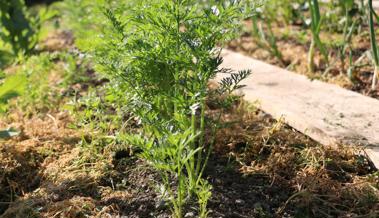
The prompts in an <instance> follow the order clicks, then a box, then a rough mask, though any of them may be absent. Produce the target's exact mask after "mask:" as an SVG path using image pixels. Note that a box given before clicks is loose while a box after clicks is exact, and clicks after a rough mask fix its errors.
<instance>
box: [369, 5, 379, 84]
mask: <svg viewBox="0 0 379 218" xmlns="http://www.w3.org/2000/svg"><path fill="white" fill-rule="evenodd" d="M368 6H369V27H370V40H371V52H372V59H373V62H374V75H373V78H372V85H371V89H373V90H374V89H375V88H376V83H377V79H378V77H379V74H378V71H379V52H378V46H377V44H376V35H375V34H376V33H375V27H374V26H375V22H374V16H375V18H376V20H377V21H379V17H378V15H377V14H376V12H375V10H374V8H373V6H372V0H369V1H368Z"/></svg>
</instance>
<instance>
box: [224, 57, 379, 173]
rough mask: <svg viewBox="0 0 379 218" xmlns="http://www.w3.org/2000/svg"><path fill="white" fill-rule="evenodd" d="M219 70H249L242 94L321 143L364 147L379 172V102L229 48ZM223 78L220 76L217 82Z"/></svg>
mask: <svg viewBox="0 0 379 218" xmlns="http://www.w3.org/2000/svg"><path fill="white" fill-rule="evenodd" d="M222 55H223V57H224V63H223V65H222V66H223V67H226V68H230V69H232V70H243V69H251V70H252V71H253V74H252V75H251V76H250V77H249V78H247V79H246V80H244V82H243V84H244V85H246V87H244V88H243V89H241V91H242V92H243V94H244V96H245V99H246V100H247V101H250V102H256V101H258V105H259V107H260V108H261V109H262V110H263V111H265V112H267V113H269V114H271V115H272V116H273V117H275V118H277V119H278V118H280V117H282V116H283V117H284V118H285V120H286V122H287V123H288V124H289V125H290V126H292V127H293V128H295V129H297V130H298V131H300V132H302V133H304V134H306V135H308V136H309V137H311V138H313V139H314V140H316V141H318V142H320V143H321V144H324V145H336V144H343V145H354V146H365V147H366V153H367V154H368V155H369V157H370V159H371V160H372V161H373V163H374V164H375V166H376V167H377V168H379V100H376V99H374V98H370V97H367V96H363V95H361V94H359V93H356V92H352V91H349V90H346V89H343V88H341V87H339V86H336V85H333V84H328V83H324V82H321V81H318V80H313V81H311V80H310V79H308V78H307V77H306V76H303V75H300V74H296V73H293V72H290V71H287V70H284V69H282V68H279V67H276V66H273V65H270V64H267V63H265V62H262V61H258V60H255V59H253V58H250V57H247V56H244V55H242V54H239V53H236V52H232V51H229V50H224V51H223V54H222ZM224 76H226V75H225V74H220V75H218V76H217V80H220V79H221V78H223V77H224Z"/></svg>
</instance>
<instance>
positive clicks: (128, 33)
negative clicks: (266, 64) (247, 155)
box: [95, 0, 255, 217]
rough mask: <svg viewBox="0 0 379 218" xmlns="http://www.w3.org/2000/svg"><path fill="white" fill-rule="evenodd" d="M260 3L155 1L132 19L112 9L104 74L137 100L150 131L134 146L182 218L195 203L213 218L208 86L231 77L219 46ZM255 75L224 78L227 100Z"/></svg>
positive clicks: (133, 140)
mask: <svg viewBox="0 0 379 218" xmlns="http://www.w3.org/2000/svg"><path fill="white" fill-rule="evenodd" d="M254 3H255V2H254V1H241V0H239V1H238V0H237V1H235V0H234V1H232V0H231V1H222V2H220V1H207V2H206V3H203V4H201V3H199V2H198V1H195V0H175V1H172V0H151V1H149V2H136V3H135V5H133V7H132V9H130V8H129V9H128V10H127V13H125V10H123V8H122V6H119V7H118V8H117V7H116V8H115V9H110V8H107V9H104V15H105V16H106V18H107V23H108V24H109V25H108V27H106V28H105V31H104V33H103V34H102V35H101V37H102V39H103V43H102V44H101V46H100V47H99V48H98V49H96V51H95V59H96V60H97V61H98V64H97V67H98V69H99V70H100V71H101V72H103V73H104V74H105V75H106V76H108V77H109V78H110V79H111V82H112V81H117V82H116V83H117V84H119V85H120V86H119V87H120V88H123V89H124V93H125V96H127V97H128V98H130V105H129V108H130V110H131V111H132V113H133V114H134V115H135V116H136V117H137V119H138V120H139V124H140V126H141V127H142V128H141V131H140V133H139V134H130V135H129V136H128V137H126V140H127V141H128V142H129V143H130V144H131V145H134V146H138V147H139V148H141V150H142V151H143V152H142V154H141V156H142V157H143V158H145V159H146V160H147V161H148V162H149V163H150V164H151V165H152V166H153V167H155V168H156V169H158V172H159V173H160V175H161V178H162V182H163V184H164V187H165V188H164V192H165V193H164V195H162V196H169V200H170V201H171V203H172V206H173V207H172V208H173V214H174V216H175V217H183V213H184V209H183V208H184V206H185V205H186V204H189V203H191V202H192V200H193V199H197V202H198V205H199V207H198V208H199V209H198V210H199V216H200V217H206V216H207V214H208V213H207V211H206V204H207V201H208V199H209V197H210V189H211V186H210V185H209V184H208V183H207V182H206V180H204V179H203V177H202V175H203V172H204V168H205V166H206V163H207V159H208V155H209V153H210V149H211V144H212V141H213V140H211V138H212V137H210V138H209V137H206V136H207V135H208V134H206V127H207V123H206V121H207V120H206V112H205V110H206V98H207V96H208V94H209V93H210V90H209V89H208V83H209V81H210V80H211V79H213V78H214V77H215V75H216V74H217V73H229V72H230V71H229V70H227V69H222V68H220V65H221V63H222V57H221V56H220V51H221V50H220V49H219V48H217V47H218V46H222V45H223V44H224V43H225V42H226V41H228V40H230V39H231V38H232V37H233V36H234V35H235V32H236V31H235V30H236V29H237V27H238V23H239V21H240V20H241V19H242V17H244V16H246V15H247V14H249V13H248V12H250V11H251V10H252V9H253V8H254V7H255V4H254ZM249 73H250V72H249V71H241V72H238V73H234V74H233V76H232V77H231V78H230V79H229V80H228V79H224V80H223V82H222V83H223V85H222V86H223V87H225V88H223V89H222V90H221V91H220V93H222V92H227V91H230V90H233V89H236V88H239V87H241V86H239V85H238V83H239V82H241V80H242V79H244V78H245V77H247V76H248V75H249ZM227 87H229V88H227ZM211 129H212V128H211ZM211 132H212V133H214V131H213V130H212V131H211ZM212 135H213V134H212Z"/></svg>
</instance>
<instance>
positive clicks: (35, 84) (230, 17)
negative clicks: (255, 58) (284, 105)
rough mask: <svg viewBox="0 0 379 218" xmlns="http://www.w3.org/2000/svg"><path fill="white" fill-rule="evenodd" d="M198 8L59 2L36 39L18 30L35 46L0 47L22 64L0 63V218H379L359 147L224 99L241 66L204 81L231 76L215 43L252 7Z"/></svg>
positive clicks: (375, 182)
mask: <svg viewBox="0 0 379 218" xmlns="http://www.w3.org/2000/svg"><path fill="white" fill-rule="evenodd" d="M194 2H195V1H193V2H192V1H185V3H183V2H181V1H171V0H167V1H163V0H162V1H160V0H159V1H158V0H157V1H146V2H143V3H144V4H142V3H141V2H140V1H135V2H134V1H132V0H130V1H126V2H125V1H123V3H125V4H121V2H120V1H117V0H114V1H113V0H112V1H109V2H108V1H87V0H65V1H63V2H58V3H53V4H52V6H51V8H52V9H55V10H57V12H56V13H57V14H59V15H58V16H60V17H58V18H54V19H53V20H52V22H50V23H48V24H49V25H48V26H46V27H44V28H43V31H42V30H41V29H38V25H36V26H37V27H34V26H28V25H25V28H26V30H32V32H33V31H36V32H38V31H41V32H42V33H44V34H45V35H44V34H41V35H43V37H41V38H42V39H39V40H40V41H38V43H35V44H33V43H34V41H33V39H34V37H37V36H36V35H37V34H36V35H32V36H33V38H32V39H31V38H28V37H26V38H23V39H24V40H25V41H26V42H28V43H30V47H28V48H23V47H22V46H21V47H18V44H17V43H15V42H13V44H12V43H10V42H8V44H6V45H7V49H9V50H12V49H13V52H14V53H15V54H18V53H17V52H21V53H19V56H20V57H21V58H20V57H18V58H20V59H16V57H13V58H14V60H12V59H10V60H9V62H8V61H7V62H4V63H5V65H3V64H4V63H1V67H2V68H1V69H2V70H3V71H4V73H2V74H0V76H1V78H2V79H1V82H2V84H1V86H0V87H1V88H4V87H5V88H9V87H11V88H12V87H13V89H9V90H10V91H9V92H5V94H4V93H2V94H1V95H0V97H2V98H4V99H5V100H3V101H0V106H1V107H0V109H1V110H2V111H3V112H4V116H0V129H1V130H5V132H6V131H8V130H9V131H10V133H11V135H9V136H10V137H8V138H4V136H3V135H2V136H0V137H1V139H0V140H1V141H0V218H13V217H33V218H34V217H36V218H37V217H42V218H44V217H46V218H50V217H64V218H74V217H75V218H77V217H131V218H145V217H158V218H169V217H175V216H177V217H180V218H182V217H184V218H195V217H202V218H205V217H210V218H213V217H214V218H216V217H217V218H219V217H225V218H229V217H236V218H237V217H238V218H250V217H262V218H263V217H278V218H279V217H315V218H318V217H320V218H322V217H377V216H379V191H378V188H379V174H378V171H377V170H376V169H375V168H374V167H373V166H372V164H371V162H370V160H369V159H368V158H367V157H366V156H365V155H364V154H363V150H362V148H361V147H356V146H349V145H347V146H341V145H339V144H333V145H330V146H329V145H327V146H325V145H322V144H320V143H318V142H316V141H315V140H313V139H311V138H310V137H308V136H307V135H306V134H304V133H301V132H299V131H297V130H296V129H294V128H292V127H291V126H289V125H287V124H286V122H287V121H288V120H287V118H285V117H282V116H277V115H278V114H279V113H278V114H274V113H273V115H274V116H271V115H269V114H267V113H266V112H264V111H262V110H261V109H259V107H260V105H259V104H258V103H257V102H248V101H250V100H252V98H249V94H247V93H246V95H245V97H246V100H247V101H245V100H244V99H243V98H242V96H238V95H233V94H232V93H235V92H233V91H235V90H242V91H245V90H248V89H250V88H251V87H249V86H247V87H244V86H241V85H242V84H245V85H249V84H250V83H251V84H254V82H252V80H251V78H254V71H253V74H252V75H251V76H249V75H250V72H249V71H248V70H247V69H248V68H252V69H253V70H255V69H254V65H255V64H251V63H250V61H249V60H247V61H246V59H245V60H244V61H242V62H241V63H238V62H237V65H238V67H244V68H243V69H242V71H239V72H238V73H233V74H232V76H231V77H230V79H229V80H224V81H223V82H221V83H219V84H214V83H212V82H210V79H211V78H214V76H216V75H217V73H218V72H219V70H220V67H221V68H222V67H225V68H224V69H223V70H221V71H222V72H224V73H225V72H227V73H231V71H229V69H226V68H233V69H235V66H234V65H233V64H230V62H229V61H230V59H229V58H228V57H226V58H225V62H224V65H221V62H222V61H221V59H219V58H216V57H215V55H217V52H215V48H214V47H215V46H216V45H219V44H223V43H225V42H226V41H227V40H229V38H227V37H226V35H228V37H230V36H232V35H234V34H233V33H232V32H233V31H234V27H235V23H236V21H239V20H241V18H242V17H243V16H245V15H243V16H242V15H241V13H240V12H241V11H245V10H246V11H245V12H246V13H250V12H249V10H250V9H251V7H249V8H248V9H246V7H245V6H246V5H244V4H242V3H241V2H240V1H233V2H234V3H235V5H234V4H229V5H227V4H226V5H221V3H218V1H217V6H218V7H217V6H216V7H214V6H212V7H209V5H207V4H205V3H206V2H204V5H201V6H200V5H196V6H194V4H188V3H194ZM108 3H111V4H108ZM215 4H216V3H215ZM146 5H148V6H149V7H146ZM13 7H15V8H16V9H19V12H20V14H21V15H25V19H24V20H23V21H24V22H25V23H27V24H28V23H29V24H33V25H34V24H35V23H34V22H35V20H33V19H30V13H27V9H26V8H25V7H23V5H22V4H19V5H18V6H17V5H16V6H13ZM221 7H225V8H221ZM41 8H43V7H41ZM41 8H39V7H37V8H35V11H34V12H36V11H38V10H41V11H43V9H41ZM99 9H101V11H99ZM104 9H106V10H104ZM131 9H132V10H131ZM171 9H174V10H171ZM223 9H225V10H223ZM185 10H186V11H187V10H188V11H187V12H188V13H182V12H183V11H185ZM83 12H85V13H83ZM6 13H7V12H6ZM54 13H55V12H54ZM145 15H146V16H145ZM157 15H159V16H157ZM35 16H36V17H38V18H41V17H39V16H40V15H37V14H35ZM124 16H125V17H127V16H132V18H133V19H130V20H127V19H124ZM187 16H188V17H187ZM240 16H241V17H240ZM10 17H11V15H10ZM7 18H9V17H7ZM162 18H163V19H162ZM37 20H38V19H37ZM193 22H195V24H194V23H193ZM210 23H212V25H210ZM0 24H2V23H0ZM37 24H38V23H37ZM136 26H138V27H140V28H135V27H136ZM225 29H227V30H230V32H228V31H224V30H225ZM47 32H48V33H49V34H46V33H47ZM229 33H230V36H229ZM14 34H16V33H14ZM125 39H127V40H125ZM28 40H31V41H28ZM237 47H238V46H237ZM22 52H23V53H22ZM24 54H25V56H23V55H24ZM13 55H14V54H13ZM237 55H240V54H237ZM240 56H241V55H240ZM136 57H138V58H136ZM188 57H193V58H192V59H189V58H188ZM245 58H246V57H245ZM0 59H1V58H0ZM248 59H249V58H248ZM16 60H17V61H16ZM12 61H13V63H14V64H13V65H9V64H8V63H11V62H12ZM6 64H8V65H6ZM4 66H8V67H4ZM260 66H263V67H264V69H266V67H267V65H265V64H264V63H262V65H260ZM320 66H321V65H320ZM272 67H273V66H271V68H270V67H268V68H267V69H268V70H270V69H272ZM275 69H277V68H275ZM263 74H264V73H262V72H259V71H257V73H256V76H257V77H258V76H262V75H263ZM14 76H18V77H14ZM274 76H275V75H274ZM297 76H299V75H297ZM299 77H301V78H302V79H300V80H303V81H307V82H309V81H308V80H307V79H306V78H304V77H302V76H299ZM9 78H11V79H9ZM13 78H20V80H18V81H21V82H20V83H16V86H15V87H16V88H14V86H13V85H14V79H13ZM12 79H13V80H12ZM243 79H246V82H245V83H240V82H241V81H242V80H243ZM288 79H289V80H291V77H289V78H288ZM9 81H10V82H9ZM12 82H13V83H12ZM260 82H262V81H261V80H259V78H257V84H256V85H261V86H262V87H261V89H262V92H264V91H267V87H275V86H277V85H278V84H279V83H278V84H276V83H275V82H276V81H269V82H268V83H267V82H263V83H264V84H259V83H260ZM4 84H5V85H4ZM9 84H11V85H9ZM12 84H13V85H12ZM312 87H313V86H312V85H310V87H309V88H310V89H311V88H312ZM333 87H334V86H333ZM241 88H245V89H241ZM332 89H333V90H335V88H332ZM270 90H275V89H270ZM237 93H238V92H237ZM256 93H260V92H256ZM283 93H284V92H283ZM354 94H355V93H354ZM250 97H251V96H250ZM304 98H306V96H305V97H304ZM367 98H368V97H367ZM370 99H371V98H370ZM261 105H263V104H261ZM265 110H266V109H265ZM267 111H268V110H267ZM302 119H303V121H304V122H305V121H307V117H305V118H302ZM300 122H301V121H300ZM9 127H12V128H11V129H9ZM6 129H8V130H6ZM3 132H4V131H3ZM198 166H199V169H200V171H198ZM195 167H196V168H195ZM194 177H195V179H194Z"/></svg>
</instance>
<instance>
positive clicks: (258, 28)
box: [252, 16, 283, 63]
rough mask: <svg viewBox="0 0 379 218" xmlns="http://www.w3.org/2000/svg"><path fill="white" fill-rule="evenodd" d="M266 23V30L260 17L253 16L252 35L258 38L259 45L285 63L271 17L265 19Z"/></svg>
mask: <svg viewBox="0 0 379 218" xmlns="http://www.w3.org/2000/svg"><path fill="white" fill-rule="evenodd" d="M265 23H266V25H267V26H266V31H265V30H264V29H263V26H262V23H261V22H258V17H257V16H253V17H252V24H253V30H252V36H253V37H254V38H255V39H257V44H258V46H259V47H261V48H263V49H265V50H267V51H269V52H270V54H271V55H273V56H274V57H275V58H276V59H278V60H279V61H280V62H281V63H283V55H282V53H281V51H280V50H279V48H278V42H277V41H278V40H277V37H276V36H275V34H274V33H273V31H272V27H271V22H270V20H269V19H266V20H265Z"/></svg>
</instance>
